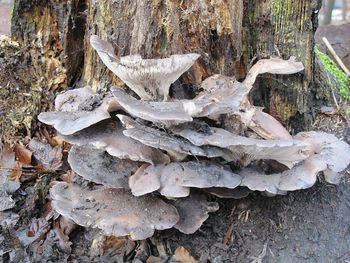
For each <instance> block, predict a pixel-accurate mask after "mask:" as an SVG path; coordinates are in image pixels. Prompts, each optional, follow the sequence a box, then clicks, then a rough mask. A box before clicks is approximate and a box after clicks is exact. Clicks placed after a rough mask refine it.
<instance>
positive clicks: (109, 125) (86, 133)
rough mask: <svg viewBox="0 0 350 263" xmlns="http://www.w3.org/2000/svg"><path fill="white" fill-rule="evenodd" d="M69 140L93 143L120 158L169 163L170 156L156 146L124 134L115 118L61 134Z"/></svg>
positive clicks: (74, 142)
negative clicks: (150, 145) (67, 133)
mask: <svg viewBox="0 0 350 263" xmlns="http://www.w3.org/2000/svg"><path fill="white" fill-rule="evenodd" d="M61 136H62V138H63V139H64V140H66V141H67V142H70V143H73V144H77V145H83V144H87V143H89V144H92V145H93V146H95V147H96V148H98V149H103V150H105V151H107V152H108V153H109V154H110V155H112V156H115V157H117V158H120V159H130V160H132V161H140V162H147V163H151V164H160V163H169V162H170V159H169V156H167V155H166V154H164V153H163V152H162V151H160V150H159V149H156V148H152V147H149V146H147V145H144V144H142V143H140V142H138V141H136V140H134V139H132V138H129V137H126V136H125V135H124V134H123V127H122V125H121V124H120V122H118V121H115V120H105V121H101V122H99V123H97V124H95V125H92V126H91V127H89V128H86V129H84V130H81V131H79V132H77V133H75V134H73V135H68V136H67V135H61Z"/></svg>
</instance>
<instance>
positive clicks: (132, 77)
mask: <svg viewBox="0 0 350 263" xmlns="http://www.w3.org/2000/svg"><path fill="white" fill-rule="evenodd" d="M90 42H91V46H92V47H93V48H94V49H95V50H96V51H97V53H98V55H99V56H100V58H101V60H102V61H103V63H104V64H105V65H106V66H107V68H109V69H110V70H111V71H112V72H113V73H114V74H116V75H117V76H118V77H119V78H120V79H121V80H122V81H124V83H125V84H126V85H128V87H129V88H130V89H132V90H133V91H134V92H135V93H136V94H137V95H138V96H139V97H140V98H141V99H144V100H160V99H164V100H167V98H168V95H169V88H170V85H171V84H172V83H173V82H175V81H176V80H177V79H178V78H179V77H180V76H181V75H182V74H183V73H184V72H186V71H187V70H188V69H189V68H190V67H191V66H192V65H193V64H194V63H195V61H196V60H197V59H198V58H199V56H200V55H199V54H195V53H191V54H184V55H172V56H170V57H169V58H164V59H142V58H141V56H140V55H131V56H126V57H120V58H118V57H117V56H116V55H114V49H113V46H112V45H111V44H109V43H108V42H106V41H103V40H101V39H100V38H99V37H98V36H96V35H93V36H91V38H90Z"/></svg>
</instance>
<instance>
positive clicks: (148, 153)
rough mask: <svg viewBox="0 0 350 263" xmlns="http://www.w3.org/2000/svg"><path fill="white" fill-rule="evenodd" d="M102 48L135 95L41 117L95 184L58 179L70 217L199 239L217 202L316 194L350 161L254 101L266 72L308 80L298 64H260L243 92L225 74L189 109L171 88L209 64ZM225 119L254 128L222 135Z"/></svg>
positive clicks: (65, 104) (135, 234) (95, 41)
mask: <svg viewBox="0 0 350 263" xmlns="http://www.w3.org/2000/svg"><path fill="white" fill-rule="evenodd" d="M91 45H92V46H93V48H94V49H95V50H96V51H97V53H98V55H99V56H100V58H101V59H102V61H103V62H104V64H105V65H106V66H107V67H108V68H109V69H110V70H111V71H112V72H114V73H115V74H116V75H117V76H118V77H119V78H120V79H121V80H123V81H124V82H125V84H126V85H127V86H128V88H129V89H130V90H131V91H132V92H130V90H129V91H128V90H127V89H126V90H124V89H122V88H119V87H113V88H111V90H110V91H109V92H106V93H95V92H93V91H92V90H91V89H89V88H88V87H84V88H78V89H74V90H69V91H67V92H65V93H63V94H61V95H58V96H57V98H56V101H55V108H56V111H55V112H45V113H41V114H40V115H39V120H40V121H42V122H44V123H46V124H49V125H53V126H54V128H55V129H56V130H57V132H58V134H59V135H60V136H61V137H62V138H63V139H64V140H65V141H67V142H68V143H71V144H72V145H73V146H72V148H71V150H70V152H69V156H68V162H69V164H70V166H71V168H72V170H73V171H74V172H75V173H76V174H78V175H79V176H80V177H78V178H81V177H82V178H83V179H85V180H81V179H79V180H76V181H75V182H73V183H67V182H57V183H56V184H55V185H54V186H53V187H52V189H51V198H52V205H53V207H54V209H55V210H56V211H57V212H58V213H59V214H61V215H63V216H65V217H68V218H70V219H72V220H73V221H74V222H76V223H77V224H79V225H82V226H86V227H97V228H99V229H101V230H103V232H104V233H105V234H108V235H116V236H123V235H130V236H131V238H133V239H145V238H148V237H150V236H152V235H153V233H154V231H155V230H162V229H169V228H172V227H174V228H176V229H178V230H179V231H181V232H183V233H187V234H189V233H193V232H195V231H196V230H198V229H199V228H200V226H201V224H202V223H203V222H204V221H205V220H206V219H207V218H208V213H209V212H214V211H216V210H218V208H219V207H218V204H217V203H216V202H209V201H208V196H209V195H214V196H217V197H221V198H241V197H244V196H247V195H248V194H249V193H250V192H251V191H261V192H265V193H267V194H269V195H275V194H286V193H287V192H288V191H294V190H298V189H305V188H308V187H311V186H312V185H313V184H314V183H315V182H316V179H317V175H318V174H319V173H320V172H323V174H324V175H325V180H326V181H327V182H329V183H338V182H339V179H340V176H339V175H338V173H339V172H341V171H342V170H344V169H345V168H346V167H347V165H348V163H349V162H350V147H349V145H348V144H346V143H345V142H342V141H340V140H338V139H337V138H336V137H335V136H333V135H331V134H327V133H324V132H315V131H312V132H301V133H299V134H297V135H295V136H291V135H290V134H289V132H288V131H287V130H286V129H285V128H284V127H283V126H282V125H281V124H280V123H279V122H278V121H277V120H276V119H274V118H273V117H272V116H270V115H268V114H266V113H264V112H263V111H262V109H261V108H259V107H255V106H254V105H251V104H250V102H249V99H248V94H249V92H250V90H251V88H252V86H253V84H254V82H255V79H256V77H257V75H258V74H262V73H273V74H293V73H297V72H300V71H302V70H303V65H302V64H301V63H300V62H296V61H295V59H294V58H290V59H289V60H282V59H280V58H271V59H263V60H260V61H258V62H257V63H256V64H255V65H254V66H253V67H252V68H251V69H250V71H249V73H248V75H247V77H246V79H245V81H244V82H242V83H241V82H238V81H237V80H235V79H234V78H232V77H226V76H222V75H214V76H212V77H209V78H208V79H206V80H204V81H203V83H201V91H200V92H199V93H198V94H197V95H196V96H195V98H193V99H191V100H185V99H182V100H178V99H175V98H170V97H169V87H170V85H171V84H172V83H173V82H174V81H175V80H176V79H177V78H179V76H180V75H181V74H182V73H184V72H185V71H186V70H188V69H189V68H190V67H191V66H192V65H193V63H194V62H195V61H196V59H197V58H198V57H199V55H197V54H185V55H173V56H171V57H170V58H165V59H142V58H141V57H140V56H127V57H121V58H118V57H116V56H115V55H114V50H113V47H112V45H110V44H109V43H107V42H105V41H102V40H101V39H99V38H98V37H97V36H92V37H91ZM135 94H136V95H135ZM136 97H138V98H136ZM225 119H226V120H227V119H230V121H231V122H235V123H236V124H237V127H238V126H239V127H243V129H234V128H226V129H224V128H222V127H224V125H223V123H222V120H225Z"/></svg>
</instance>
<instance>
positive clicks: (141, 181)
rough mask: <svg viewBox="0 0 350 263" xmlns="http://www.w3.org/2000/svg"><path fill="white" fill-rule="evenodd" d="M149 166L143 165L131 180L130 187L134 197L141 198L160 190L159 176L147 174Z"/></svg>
mask: <svg viewBox="0 0 350 263" xmlns="http://www.w3.org/2000/svg"><path fill="white" fill-rule="evenodd" d="M147 167H148V165H147V164H144V165H142V166H141V167H140V168H139V169H138V170H137V171H136V172H135V173H134V174H133V175H132V176H131V177H130V178H129V185H130V188H131V192H132V194H133V195H134V196H141V195H145V194H148V193H152V192H154V191H157V190H158V189H159V188H160V180H159V175H158V174H157V173H147V172H145V169H146V168H147Z"/></svg>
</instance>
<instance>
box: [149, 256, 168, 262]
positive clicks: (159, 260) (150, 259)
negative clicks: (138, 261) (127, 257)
mask: <svg viewBox="0 0 350 263" xmlns="http://www.w3.org/2000/svg"><path fill="white" fill-rule="evenodd" d="M146 263H164V260H163V259H161V258H159V257H154V256H150V257H149V258H148V259H147V260H146Z"/></svg>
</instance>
